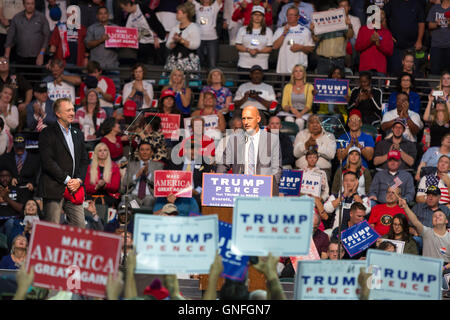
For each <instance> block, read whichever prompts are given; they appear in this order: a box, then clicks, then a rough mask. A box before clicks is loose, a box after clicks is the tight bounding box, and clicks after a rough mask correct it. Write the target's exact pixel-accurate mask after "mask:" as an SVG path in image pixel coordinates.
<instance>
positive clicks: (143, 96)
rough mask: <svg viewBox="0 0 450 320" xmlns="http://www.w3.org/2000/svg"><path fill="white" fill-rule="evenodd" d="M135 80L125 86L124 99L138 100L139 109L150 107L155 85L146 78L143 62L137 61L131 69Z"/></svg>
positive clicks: (125, 100)
mask: <svg viewBox="0 0 450 320" xmlns="http://www.w3.org/2000/svg"><path fill="white" fill-rule="evenodd" d="M131 72H132V73H133V79H134V80H133V81H131V82H128V83H126V84H125V85H124V86H123V92H122V100H123V101H124V102H127V101H128V100H132V101H134V102H136V105H137V109H138V110H140V109H142V108H150V107H151V106H152V100H153V86H152V84H151V82H150V81H148V80H144V78H145V67H144V65H143V64H142V63H137V64H136V65H134V67H133V68H132V69H131Z"/></svg>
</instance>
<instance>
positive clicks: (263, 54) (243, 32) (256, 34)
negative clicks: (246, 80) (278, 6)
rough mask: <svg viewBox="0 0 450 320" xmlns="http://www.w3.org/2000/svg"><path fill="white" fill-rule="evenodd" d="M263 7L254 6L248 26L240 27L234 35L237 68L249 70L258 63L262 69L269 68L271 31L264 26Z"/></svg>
mask: <svg viewBox="0 0 450 320" xmlns="http://www.w3.org/2000/svg"><path fill="white" fill-rule="evenodd" d="M264 14H265V9H264V8H263V7H262V6H254V7H253V9H252V17H251V19H250V23H249V24H248V26H244V27H241V29H239V32H238V35H237V37H236V49H237V50H238V51H239V61H238V68H239V70H246V71H247V70H250V68H251V67H252V66H254V65H259V66H261V68H263V69H264V70H267V69H268V68H269V54H270V52H271V51H272V42H273V39H272V37H273V33H272V30H271V29H270V28H268V27H266V22H265V19H264Z"/></svg>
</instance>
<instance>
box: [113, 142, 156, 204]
mask: <svg viewBox="0 0 450 320" xmlns="http://www.w3.org/2000/svg"><path fill="white" fill-rule="evenodd" d="M153 152H154V151H153V149H152V146H151V145H150V143H148V142H146V141H143V142H141V143H140V144H139V146H138V155H139V160H138V161H133V162H131V163H130V164H129V166H128V170H130V171H129V174H128V180H127V174H125V175H124V177H123V181H122V190H121V192H122V193H125V192H126V188H127V185H128V186H129V188H130V192H129V195H130V197H129V199H130V201H131V200H136V201H137V202H138V204H139V205H140V206H143V207H153V204H154V203H155V197H154V196H153V182H154V176H155V175H154V171H155V170H162V169H163V166H164V165H163V163H161V162H156V161H153V160H151V158H152V155H153ZM124 201H125V199H124V197H123V199H122V202H124Z"/></svg>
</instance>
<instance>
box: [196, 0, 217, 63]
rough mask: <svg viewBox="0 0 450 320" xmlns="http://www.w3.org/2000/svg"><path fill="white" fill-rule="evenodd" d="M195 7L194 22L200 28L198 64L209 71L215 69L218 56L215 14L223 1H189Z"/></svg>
mask: <svg viewBox="0 0 450 320" xmlns="http://www.w3.org/2000/svg"><path fill="white" fill-rule="evenodd" d="M189 1H190V2H192V3H193V4H194V6H195V17H196V22H197V24H198V25H199V26H200V39H201V40H202V42H201V43H200V47H199V48H198V55H199V56H200V63H201V64H202V66H204V67H208V68H209V69H212V68H215V67H216V63H217V58H218V56H219V40H218V37H217V32H216V22H217V14H218V13H219V11H220V9H221V8H222V2H223V0H215V1H214V0H200V2H201V4H200V3H198V2H197V1H196V0H189Z"/></svg>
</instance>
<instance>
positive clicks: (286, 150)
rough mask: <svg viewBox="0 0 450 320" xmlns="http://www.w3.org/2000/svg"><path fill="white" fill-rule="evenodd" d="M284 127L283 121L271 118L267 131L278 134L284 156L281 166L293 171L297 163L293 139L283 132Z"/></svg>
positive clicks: (275, 117) (274, 117)
mask: <svg viewBox="0 0 450 320" xmlns="http://www.w3.org/2000/svg"><path fill="white" fill-rule="evenodd" d="M282 127H283V126H282V124H281V119H280V118H279V117H277V116H272V117H270V118H269V123H268V124H267V130H268V131H270V132H271V133H274V134H278V138H279V139H280V148H281V154H282V156H283V160H282V163H281V164H282V166H283V168H285V169H292V167H293V165H294V162H295V158H294V148H293V145H292V140H291V138H290V137H289V136H288V135H287V134H286V133H284V132H281V128H282Z"/></svg>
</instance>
